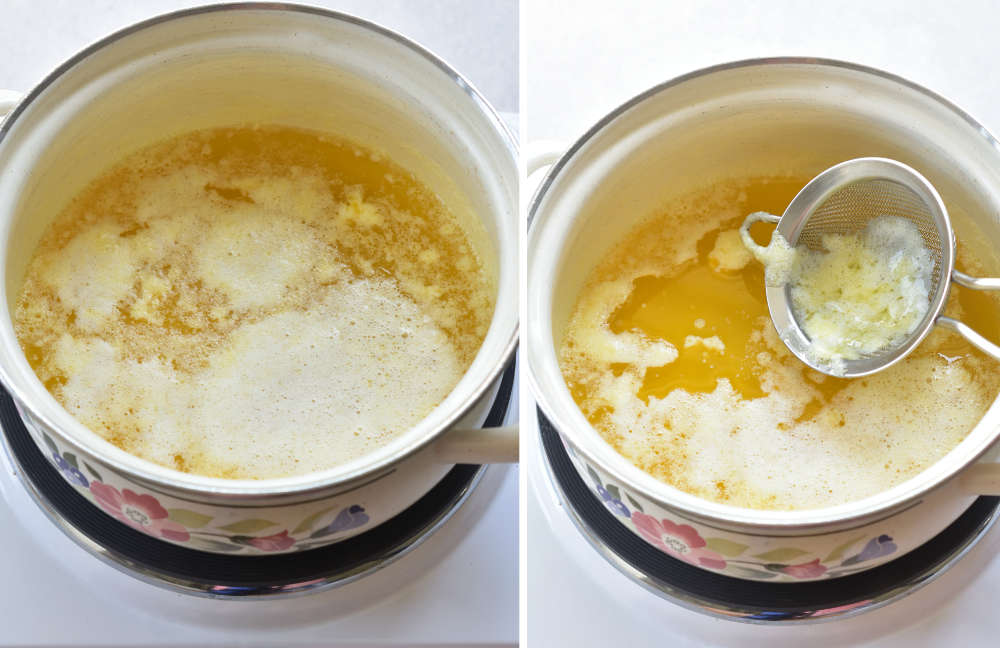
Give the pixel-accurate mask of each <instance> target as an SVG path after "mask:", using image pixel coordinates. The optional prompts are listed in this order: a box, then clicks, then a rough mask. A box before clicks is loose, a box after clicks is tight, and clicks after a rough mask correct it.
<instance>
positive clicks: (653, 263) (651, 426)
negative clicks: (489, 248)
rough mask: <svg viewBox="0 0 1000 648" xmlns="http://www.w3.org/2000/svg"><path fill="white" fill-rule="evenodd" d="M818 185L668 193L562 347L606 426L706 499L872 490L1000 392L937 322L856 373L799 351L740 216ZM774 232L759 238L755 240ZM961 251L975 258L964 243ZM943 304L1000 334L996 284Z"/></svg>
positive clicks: (612, 264) (762, 183)
mask: <svg viewBox="0 0 1000 648" xmlns="http://www.w3.org/2000/svg"><path fill="white" fill-rule="evenodd" d="M807 181H808V178H801V179H800V178H746V179H739V180H733V181H731V182H727V183H721V184H718V185H714V186H711V187H707V188H705V189H703V190H700V191H697V192H694V193H691V194H688V195H685V196H682V197H680V198H677V199H675V200H673V201H671V202H670V203H669V204H666V205H665V206H664V208H663V209H662V211H660V212H659V213H657V214H656V215H654V216H653V217H652V218H650V219H648V220H647V221H646V222H644V223H643V224H641V225H639V226H638V227H637V228H636V229H635V230H633V231H632V233H630V234H629V235H628V236H627V237H626V238H625V239H624V240H623V241H622V242H621V243H620V244H619V245H618V246H616V247H615V248H614V249H613V250H612V251H611V252H610V253H609V254H608V255H607V256H606V258H605V259H603V260H602V262H601V263H600V264H599V265H598V267H597V268H596V269H595V270H594V272H593V274H592V275H591V276H590V277H589V278H588V282H587V284H586V285H585V287H584V289H583V290H582V291H581V294H580V296H579V298H578V301H577V304H576V307H575V310H574V313H573V315H572V317H571V319H570V322H569V325H568V327H567V330H566V333H565V336H564V338H563V340H562V343H561V346H560V350H559V355H560V365H561V368H562V372H563V375H564V377H565V379H566V382H567V385H568V386H569V388H570V391H571V393H572V394H573V397H574V399H575V400H576V402H577V404H578V405H579V406H580V408H581V410H582V411H583V413H584V414H585V416H586V417H587V418H588V419H589V420H590V422H591V424H592V425H593V426H594V427H595V428H596V429H597V430H598V431H599V432H600V433H601V435H602V436H603V437H604V439H605V440H607V441H608V443H610V444H611V445H612V446H614V447H615V448H616V449H617V450H618V451H619V452H620V453H621V454H622V455H623V456H625V457H626V458H627V459H629V460H630V461H631V462H632V463H634V464H635V465H636V466H638V467H639V468H641V469H642V470H644V471H646V472H648V473H650V474H651V475H653V476H654V477H657V478H658V479H660V480H662V481H665V482H667V483H669V484H672V485H674V486H676V487H677V488H679V489H681V490H684V491H686V492H689V493H691V494H694V495H697V496H699V497H702V498H705V499H708V500H713V501H716V502H720V503H724V504H730V505H734V506H744V507H750V508H760V509H778V510H794V509H810V508H820V507H825V506H833V505H836V504H841V503H845V502H850V501H853V500H857V499H861V498H864V497H866V496H869V495H873V494H876V493H878V492H881V491H883V490H886V489H888V488H891V487H892V486H895V485H897V484H899V483H901V482H903V481H905V480H906V479H908V478H910V477H913V476H914V475H916V474H917V473H919V472H920V471H922V470H924V469H925V468H927V467H928V466H930V465H931V464H933V463H934V462H936V461H937V460H938V459H940V458H941V457H942V456H944V455H945V454H946V453H947V452H948V451H950V450H951V449H952V448H954V447H955V446H956V445H957V444H958V443H959V442H960V441H961V440H962V439H964V438H965V436H966V435H967V434H968V432H969V431H970V430H971V429H972V428H973V426H974V425H975V424H976V423H977V422H978V421H979V419H980V418H981V417H982V416H983V414H984V413H985V412H986V410H987V408H988V407H989V405H990V404H991V402H992V401H993V399H994V398H995V396H996V394H997V391H998V389H1000V373H998V372H996V371H995V366H994V365H993V364H992V363H991V362H990V361H989V360H988V359H987V358H986V357H984V356H983V355H981V354H980V353H979V352H978V351H976V350H974V349H973V348H972V347H971V346H970V345H968V344H967V343H966V342H964V340H962V339H961V338H960V337H958V336H957V335H953V334H951V333H950V332H948V331H943V330H940V329H939V330H936V331H935V332H933V333H932V334H931V335H930V336H928V338H927V339H926V340H925V341H924V342H923V343H922V344H921V345H920V347H919V348H918V349H917V350H916V351H915V352H914V353H912V354H911V355H910V356H909V357H907V358H906V359H905V360H903V361H902V362H900V363H898V364H897V365H894V366H893V367H891V368H889V369H886V370H884V371H881V372H879V373H877V374H874V375H872V376H869V377H866V378H861V379H855V380H846V379H840V378H833V377H830V376H826V375H824V374H821V373H818V372H816V371H813V370H811V369H809V368H808V367H807V366H806V365H805V364H803V363H802V362H801V361H799V360H798V359H797V358H795V356H793V355H792V354H791V352H790V351H788V349H787V348H786V347H785V345H784V344H783V343H782V342H781V340H779V339H778V338H777V335H776V334H775V333H774V327H773V325H772V324H771V321H770V318H769V317H768V311H767V303H766V300H765V296H764V285H765V283H764V271H763V269H762V267H761V266H760V265H759V264H756V263H751V260H752V257H751V255H750V254H749V253H748V252H747V250H746V249H745V248H744V247H743V246H742V245H738V242H739V233H738V228H739V226H740V224H741V223H742V221H743V218H744V217H745V215H746V214H748V213H750V212H754V211H768V212H771V213H774V212H778V213H780V211H781V210H783V209H784V207H785V206H786V205H787V204H788V202H789V201H790V200H791V199H792V197H794V195H795V194H796V193H797V192H798V190H799V189H801V188H802V186H804V185H805V183H806V182H807ZM609 216H611V217H613V216H614V215H609ZM770 229H773V226H769V225H766V224H763V223H758V224H757V225H755V226H754V227H753V228H752V229H751V232H750V234H751V235H752V236H753V238H754V239H755V240H756V241H758V243H759V242H762V241H766V240H768V239H769V238H770V231H769V230H770ZM959 263H960V264H961V265H963V266H964V267H965V268H968V269H970V270H972V271H976V270H977V269H979V270H981V266H980V264H978V263H977V262H976V260H974V259H972V258H970V256H969V255H968V253H967V252H966V251H965V250H964V248H962V247H961V246H960V248H959ZM946 312H948V313H950V314H952V315H953V316H957V317H960V318H961V319H963V320H964V321H966V322H968V323H969V324H971V325H972V326H973V327H975V328H977V329H978V330H980V331H982V332H983V333H984V334H985V335H986V336H987V337H988V338H992V339H1000V326H998V324H1000V304H998V302H997V300H996V298H995V297H994V296H992V295H989V294H986V293H983V292H979V291H971V290H953V291H952V294H951V298H950V301H949V303H948V306H947V308H946Z"/></svg>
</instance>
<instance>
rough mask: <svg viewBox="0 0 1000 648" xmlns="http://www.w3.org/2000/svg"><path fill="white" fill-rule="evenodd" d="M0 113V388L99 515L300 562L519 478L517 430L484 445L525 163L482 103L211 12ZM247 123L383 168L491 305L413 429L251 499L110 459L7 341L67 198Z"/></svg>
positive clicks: (502, 343)
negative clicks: (486, 278)
mask: <svg viewBox="0 0 1000 648" xmlns="http://www.w3.org/2000/svg"><path fill="white" fill-rule="evenodd" d="M0 100H2V101H4V102H5V103H4V106H3V107H4V109H5V111H6V110H9V111H10V112H9V114H8V115H7V118H6V121H5V122H4V123H3V126H2V128H0V169H2V170H3V172H2V174H0V255H2V268H3V278H4V281H3V283H2V285H0V290H3V299H0V309H2V312H0V379H2V381H3V384H4V386H5V387H6V389H7V390H8V391H9V392H10V393H11V395H12V397H13V399H14V401H15V404H16V405H17V407H18V410H19V412H20V413H21V417H22V418H23V420H24V422H25V424H26V427H27V428H28V430H29V432H30V433H31V435H32V437H33V439H34V441H35V443H37V445H38V446H39V447H40V448H41V449H42V451H43V453H44V454H45V456H47V457H48V458H49V460H50V461H51V462H52V463H53V465H55V466H56V468H58V469H59V470H60V472H61V474H62V475H63V477H65V478H66V480H67V481H68V482H69V483H70V484H72V485H73V486H74V487H75V488H76V489H77V490H78V491H79V492H80V493H81V494H83V495H84V496H85V497H86V498H88V499H89V500H90V501H91V502H92V503H93V504H94V506H95V507H97V509H98V510H100V511H103V512H104V513H106V514H108V515H110V516H112V517H113V518H115V519H117V520H119V521H120V522H121V523H123V524H128V525H130V526H132V527H134V528H137V529H139V530H141V531H144V532H146V533H149V534H151V535H153V536H155V537H157V538H160V539H162V540H165V541H168V542H174V543H177V544H181V545H184V546H187V547H191V548H193V549H196V550H202V551H210V552H220V553H233V552H241V553H244V554H255V553H258V554H259V553H268V552H285V551H294V550H297V549H305V548H310V547H314V546H318V545H322V544H329V543H332V542H338V541H340V540H343V539H345V538H348V537H351V536H352V535H355V534H358V533H361V532H363V531H366V530H368V529H370V528H372V527H374V526H375V525H378V524H379V523H381V522H383V521H385V520H387V519H389V518H391V517H393V516H394V515H396V514H397V513H399V512H400V511H402V510H404V509H405V508H406V507H408V506H409V505H411V504H412V503H413V502H415V501H416V500H418V499H419V498H420V497H421V496H422V495H424V494H425V493H427V492H428V491H429V490H430V489H431V488H432V487H433V486H434V484H436V483H437V482H438V481H439V480H440V479H441V478H442V477H443V476H444V475H445V474H446V473H447V472H448V470H449V469H450V468H451V467H452V466H453V465H454V464H455V463H487V462H494V461H516V454H517V435H516V429H514V428H510V429H499V430H490V431H482V430H476V428H478V427H480V426H481V425H482V424H483V422H484V420H485V417H486V414H487V412H488V410H489V407H490V404H491V403H492V401H493V398H494V396H495V394H496V391H497V388H498V386H499V381H500V377H501V374H502V372H503V369H504V367H505V366H506V365H507V364H508V363H509V362H510V361H511V359H512V357H513V353H514V349H515V345H516V341H517V221H516V209H517V207H516V205H517V186H518V185H517V181H518V177H517V161H516V160H517V153H516V147H515V145H514V142H513V139H512V137H511V135H510V133H509V132H508V131H507V129H506V128H505V127H504V125H503V124H502V122H501V121H500V119H499V118H498V116H497V115H496V114H495V113H494V111H493V110H492V109H491V108H490V106H489V105H488V104H487V103H486V101H485V100H484V99H483V98H482V96H481V95H480V94H479V93H478V92H477V91H476V90H475V89H474V88H473V87H472V86H471V85H470V84H469V83H468V82H467V81H466V80H465V79H463V78H462V77H461V76H460V75H459V74H458V73H457V72H455V71H454V70H452V69H451V68H450V67H448V66H447V65H446V64H445V63H443V62H442V61H440V60H439V59H437V58H436V57H435V56H434V55H432V54H431V53H429V52H427V51H426V50H424V49H422V48H421V47H419V46H417V45H416V44H414V43H412V42H410V41H408V40H406V39H405V38H403V37H402V36H400V35H398V34H396V33H393V32H391V31H388V30H386V29H383V28H381V27H378V26H376V25H373V24H370V23H367V22H364V21H362V20H358V19H356V18H353V17H350V16H345V15H341V14H336V13H333V12H329V11H325V10H322V9H315V8H310V7H301V6H295V5H282V4H273V3H269V4H260V5H254V4H248V5H218V6H211V7H202V8H197V9H193V10H187V11H181V12H178V13H174V14H169V15H166V16H161V17H158V18H154V19H152V20H149V21H146V22H143V23H140V24H137V25H135V26H133V27H130V28H127V29H125V30H123V31H120V32H118V33H116V34H113V35H111V36H109V37H107V38H105V39H103V40H101V41H99V42H97V43H96V44H94V45H92V46H90V47H88V48H87V49H86V50H84V51H82V52H80V53H79V54H77V55H76V56H74V57H73V58H71V59H70V60H69V61H67V62H66V63H64V64H63V65H61V66H60V67H59V68H57V69H56V70H55V71H53V72H52V73H51V74H50V75H49V76H48V77H47V78H45V79H44V80H43V81H42V82H41V83H40V84H39V85H38V87H36V88H35V89H34V90H32V91H31V92H30V93H28V94H27V95H25V96H24V97H23V98H20V99H19V100H16V101H15V100H12V96H11V95H10V94H9V93H7V94H4V95H3V96H0ZM245 123H280V124H285V125H291V126H299V127H304V128H311V129H315V130H321V131H327V132H332V133H335V134H340V135H343V136H346V137H348V138H350V139H352V140H354V141H356V142H358V143H359V144H361V145H364V146H367V147H369V148H372V149H374V150H377V151H381V152H383V153H385V154H387V155H388V156H389V157H390V158H391V159H393V160H394V161H396V162H398V163H399V164H401V165H402V166H404V167H405V168H407V169H409V170H410V171H411V172H413V173H414V174H415V175H416V176H417V177H418V178H420V180H422V181H423V182H424V183H425V184H426V185H428V186H429V187H430V188H431V189H433V190H434V191H435V192H436V193H437V194H438V195H439V196H440V197H441V198H442V200H443V201H444V202H445V204H446V205H448V206H449V208H450V209H451V211H452V212H454V213H455V215H456V216H457V217H458V218H459V219H460V221H461V222H462V223H463V226H464V228H465V229H466V231H467V233H468V235H469V238H470V240H471V242H472V243H473V245H474V246H475V247H476V248H477V251H478V252H479V254H480V256H481V257H482V259H483V262H484V266H485V268H486V270H487V272H489V273H491V274H492V276H493V277H494V278H495V283H496V287H497V291H496V307H495V312H494V313H493V317H492V322H491V325H490V327H489V331H488V333H487V336H486V338H485V341H484V342H483V345H482V348H481V349H480V351H479V353H478V355H477V356H476V358H475V360H474V361H473V363H472V365H471V366H470V367H469V369H468V371H467V372H466V373H465V375H464V376H463V378H462V379H461V381H460V382H459V383H458V385H457V386H456V387H455V388H454V390H453V391H452V392H451V393H450V395H449V396H448V397H447V398H446V399H445V400H444V401H443V402H442V403H441V404H440V405H439V406H438V407H437V408H436V409H434V410H433V411H432V412H431V413H430V414H429V415H428V416H427V417H426V418H425V419H424V420H422V421H421V422H420V423H419V424H418V425H416V426H415V427H413V428H412V429H410V430H409V431H407V432H405V433H403V434H402V435H401V436H399V437H398V438H396V439H395V440H394V441H392V442H391V443H389V444H388V445H386V446H385V447H383V448H382V449H380V450H378V451H376V452H373V453H370V454H369V455H366V456H364V457H361V458H360V459H357V460H354V461H351V462H350V463H347V464H344V465H340V466H337V467H333V468H330V469H329V470H325V471H322V472H316V473H312V474H307V475H302V476H297V477H288V478H281V479H266V480H257V481H254V480H227V479H213V478H207V477H200V476H197V475H190V474H185V473H181V472H178V471H174V470H171V469H168V468H165V467H162V466H159V465H156V464H153V463H150V462H148V461H144V460H142V459H139V458H137V457H134V456H132V455H129V454H127V453H125V452H123V451H122V450H120V449H119V448H117V447H115V446H114V445H111V444H110V443H108V442H106V441H105V440H103V439H102V438H101V437H99V436H98V435H97V434H95V433H94V432H92V431H90V430H88V429H87V428H85V427H84V426H83V425H81V424H80V423H79V422H77V421H76V420H74V419H73V418H72V417H71V416H70V415H69V414H68V413H67V412H66V411H65V410H64V409H63V408H62V407H61V406H60V405H59V404H58V403H57V402H56V401H55V400H54V399H53V398H52V397H51V396H50V395H49V394H48V392H47V391H46V390H45V388H44V387H43V386H42V384H41V383H40V382H39V381H38V379H37V378H36V377H35V375H34V374H33V372H32V370H31V368H30V367H29V365H28V363H27V362H26V360H25V357H24V354H23V353H22V351H21V348H20V347H19V345H18V343H17V340H16V338H15V336H14V331H13V327H12V325H11V309H12V305H13V303H14V301H15V300H16V298H17V293H18V290H19V287H20V285H21V282H22V280H23V275H24V271H25V267H26V263H27V261H28V259H29V257H30V255H31V253H32V251H33V250H34V248H35V246H36V244H37V242H38V240H39V238H40V236H41V234H42V232H43V230H44V228H45V227H46V225H47V224H48V223H49V222H50V221H51V220H52V218H54V217H55V215H56V214H57V213H58V212H59V211H60V209H61V208H62V206H63V205H65V203H66V201H67V200H68V199H69V198H70V197H72V196H73V195H74V193H75V192H77V191H78V190H79V189H81V188H82V187H83V186H84V185H85V184H86V183H87V182H88V181H90V180H91V179H93V178H94V177H95V176H96V175H97V174H99V173H100V172H101V171H103V170H104V169H105V168H107V167H108V166H109V165H111V164H112V163H114V162H116V161H117V160H119V159H121V158H122V157H123V156H124V155H126V154H127V153H129V152H131V151H133V150H135V149H137V148H140V147H142V146H144V145H148V144H150V143H152V142H154V141H157V140H161V139H165V138H167V137H170V136H171V135H175V134H179V133H182V132H185V131H189V130H193V129H197V128H209V127H215V126H225V125H237V124H245ZM208 397H211V395H208ZM322 423H323V422H322V421H317V425H321V424H322Z"/></svg>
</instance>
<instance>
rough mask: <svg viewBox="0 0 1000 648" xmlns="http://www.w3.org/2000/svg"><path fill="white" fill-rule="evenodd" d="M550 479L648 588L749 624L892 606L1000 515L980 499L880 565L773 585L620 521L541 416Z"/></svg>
mask: <svg viewBox="0 0 1000 648" xmlns="http://www.w3.org/2000/svg"><path fill="white" fill-rule="evenodd" d="M538 427H539V430H540V436H541V441H542V449H543V452H544V454H545V456H546V458H547V467H548V473H549V477H550V478H551V479H552V481H553V483H554V485H555V487H556V492H557V493H558V494H559V495H560V497H561V498H562V499H563V500H564V502H565V503H566V506H564V507H563V508H564V509H565V510H566V511H568V512H569V514H570V517H571V519H572V520H573V523H574V524H575V525H576V527H577V528H578V529H579V530H580V531H581V533H583V535H584V537H585V538H586V539H587V541H588V542H590V544H591V545H593V546H594V548H595V549H597V551H598V553H600V554H601V555H602V556H603V557H604V558H605V559H606V560H607V561H608V562H610V563H611V564H612V565H613V566H614V567H616V568H617V569H618V570H619V571H621V572H622V573H623V574H625V576H627V577H628V578H629V579H631V580H633V581H635V582H636V583H638V584H640V585H642V586H643V587H645V588H646V589H647V590H649V591H651V592H653V593H654V594H657V595H658V596H661V597H663V598H665V599H667V600H669V601H671V602H673V603H676V604H678V605H681V606H683V607H686V608H689V609H692V610H695V611H698V612H702V613H704V614H708V615H711V616H715V617H720V618H725V619H731V620H735V621H743V622H748V623H762V624H782V623H796V624H798V623H808V622H817V621H826V620H830V619H835V618H842V617H845V616H851V615H856V614H860V613H862V612H866V611H868V610H873V609H875V608H879V607H882V606H884V605H888V604H889V603H892V602H893V601H896V600H899V599H900V598H903V597H904V596H906V595H907V594H911V593H912V592H914V591H916V590H917V589H918V588H920V587H921V586H923V585H925V584H927V583H929V582H930V581H932V580H934V579H935V578H936V577H937V576H939V575H941V574H942V573H943V572H944V571H945V570H947V569H948V567H950V566H951V565H952V564H954V563H955V562H956V561H958V560H959V559H960V558H961V557H962V556H964V555H965V553H966V552H967V551H968V550H969V549H970V548H971V547H972V546H973V545H974V544H975V543H976V541H978V540H979V539H980V538H981V537H982V536H983V535H984V534H985V533H986V532H987V531H988V530H989V529H990V527H992V526H993V524H994V523H995V522H996V520H997V517H998V516H1000V497H980V498H979V499H977V500H976V501H975V502H974V503H973V505H972V506H971V507H969V509H968V510H967V511H966V512H965V513H963V514H962V516H961V517H959V518H958V519H957V520H955V522H953V523H952V524H951V525H950V526H949V527H948V528H947V529H945V530H944V531H942V532H941V533H939V534H938V535H936V536H935V537H933V538H932V539H930V540H929V541H927V542H926V543H924V544H923V545H921V546H920V547H918V548H916V549H914V550H913V551H911V552H909V553H907V554H905V555H903V556H901V557H899V558H897V559H895V560H893V561H891V562H888V563H886V564H884V565H880V566H879V567H875V568H872V569H869V570H867V571H864V572H860V573H857V574H853V575H850V576H843V577H840V578H835V579H830V580H821V581H807V582H803V583H766V582H759V581H749V580H742V579H739V578H732V577H730V576H722V575H719V574H714V573H712V572H708V571H705V570H703V569H700V568H698V567H694V566H692V565H689V564H687V563H685V562H683V561H680V560H677V559H676V558H672V557H670V556H668V555H667V554H665V553H663V552H661V551H659V550H658V549H656V548H654V547H653V546H651V545H649V544H647V543H646V542H644V541H643V540H642V539H641V538H639V537H638V536H636V535H635V534H633V533H632V532H631V531H629V530H628V529H627V528H626V527H625V526H624V525H623V524H622V523H621V522H619V521H618V520H616V519H615V516H614V515H613V514H611V513H610V512H609V511H608V510H607V509H606V508H605V507H604V505H603V504H602V503H601V502H600V500H598V499H597V498H596V497H595V496H594V495H593V494H592V493H591V491H590V489H589V487H588V486H587V485H586V484H585V483H584V481H583V480H582V479H581V478H580V475H579V473H577V471H576V470H575V469H574V468H573V464H572V463H571V462H570V458H569V455H568V454H567V453H566V448H565V447H564V446H563V444H562V441H561V440H560V437H559V434H558V433H557V432H556V430H555V428H553V427H552V424H551V423H549V421H548V420H547V419H546V418H545V416H544V415H543V414H542V413H541V411H539V412H538Z"/></svg>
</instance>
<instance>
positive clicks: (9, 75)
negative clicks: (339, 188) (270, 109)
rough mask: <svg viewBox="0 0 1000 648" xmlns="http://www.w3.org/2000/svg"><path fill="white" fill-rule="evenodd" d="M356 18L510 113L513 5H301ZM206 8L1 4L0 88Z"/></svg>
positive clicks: (56, 0) (125, 1)
mask: <svg viewBox="0 0 1000 648" xmlns="http://www.w3.org/2000/svg"><path fill="white" fill-rule="evenodd" d="M302 3H303V4H312V5H316V6H321V7H326V8H328V9H333V10H336V11H343V12H345V13H349V14H353V15H355V16H360V17H362V18H365V19H367V20H371V21H374V22H376V23H379V24H380V25H382V26H384V27H388V28H389V29H393V30H395V31H398V32H400V33H401V34H403V35H404V36H406V37H407V38H409V39H411V40H414V41H416V42H418V43H420V44H421V45H423V46H424V47H426V48H428V49H429V50H431V51H432V52H434V53H435V54H437V55H438V56H440V57H441V58H443V59H444V60H445V61H447V62H448V63H450V64H451V65H452V66H453V67H454V68H456V69H457V70H458V71H459V72H460V73H461V74H462V75H463V76H465V78H467V79H469V80H470V81H471V82H472V84H473V85H475V86H476V87H477V88H478V89H479V90H480V91H481V92H482V93H483V94H484V95H485V96H486V99H487V100H489V102H490V103H492V104H493V107H494V108H496V109H497V110H498V111H503V112H517V103H518V95H517V58H516V57H517V18H518V15H517V2H516V0H496V1H494V0H476V1H469V0H417V1H410V0H377V1H373V0H302ZM204 4H211V1H210V0H201V1H199V0H0V88H7V89H10V90H28V89H30V88H31V87H32V86H34V85H35V84H36V83H38V82H39V81H41V79H42V77H43V76H45V75H46V74H48V72H49V71H50V70H52V68H54V67H55V66H56V65H58V64H59V63H61V62H63V61H64V60H66V59H67V58H69V57H70V56H71V55H73V54H75V53H76V52H77V51H79V50H80V49H82V48H83V47H84V46H85V45H87V44H89V43H91V42H93V41H95V40H98V39H100V38H103V37H104V36H107V35H108V34H110V33H111V32H113V31H115V30H117V29H121V28H122V27H126V26H128V25H131V24H132V23H135V22H138V21H140V20H144V19H146V18H150V17H152V16H155V15H157V14H161V13H166V12H168V11H175V10H177V9H182V8H185V7H194V6H198V5H204Z"/></svg>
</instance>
